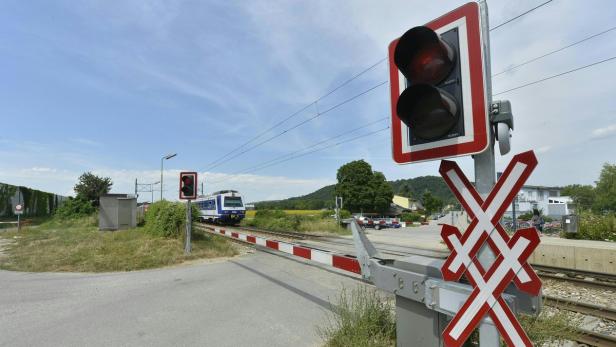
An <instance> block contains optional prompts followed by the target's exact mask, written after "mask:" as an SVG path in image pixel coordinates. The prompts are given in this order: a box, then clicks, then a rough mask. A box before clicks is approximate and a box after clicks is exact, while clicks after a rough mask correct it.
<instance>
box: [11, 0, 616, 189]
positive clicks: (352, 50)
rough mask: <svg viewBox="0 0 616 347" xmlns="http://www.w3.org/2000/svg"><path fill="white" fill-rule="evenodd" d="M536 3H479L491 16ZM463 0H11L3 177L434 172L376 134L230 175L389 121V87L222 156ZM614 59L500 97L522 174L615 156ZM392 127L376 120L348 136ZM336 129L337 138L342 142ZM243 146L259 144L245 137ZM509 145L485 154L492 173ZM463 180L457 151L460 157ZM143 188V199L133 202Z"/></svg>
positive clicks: (496, 52)
mask: <svg viewBox="0 0 616 347" xmlns="http://www.w3.org/2000/svg"><path fill="white" fill-rule="evenodd" d="M541 2H542V1H541V0H523V1H504V0H494V1H489V2H488V4H489V6H490V21H491V23H492V24H494V25H496V24H499V23H502V22H503V21H505V20H507V19H509V18H512V17H514V16H516V15H517V14H519V13H522V12H524V11H526V10H527V9H529V8H532V7H534V6H536V5H538V4H540V3H541ZM463 3H464V2H463V1H451V0H450V1H438V2H435V1H432V2H425V1H408V0H407V1H379V2H375V1H367V0H366V1H118V2H109V1H79V2H78V1H42V0H41V1H9V0H5V1H2V2H1V3H0V76H1V78H2V81H3V83H1V84H0V105H1V108H0V118H1V121H2V123H1V124H3V125H4V127H3V128H4V131H2V134H1V135H0V162H1V164H0V182H7V183H12V184H19V185H27V186H30V187H34V188H37V189H42V190H47V191H52V192H55V193H59V194H72V187H73V185H74V183H75V180H76V178H77V177H78V176H79V174H81V173H82V172H84V171H93V172H95V173H97V174H101V175H105V176H110V177H112V179H113V180H114V183H115V184H114V189H113V191H114V192H131V191H132V189H133V187H132V185H133V184H134V180H135V178H138V179H139V181H141V182H153V181H156V180H158V176H159V175H160V167H159V165H160V158H161V156H162V155H164V154H166V153H169V152H177V153H178V156H177V157H176V158H173V159H171V160H169V161H167V162H166V163H165V165H166V166H165V168H166V171H165V181H166V183H168V184H165V196H166V197H167V198H169V199H174V198H175V197H176V195H177V190H176V189H177V187H176V181H177V174H178V172H179V171H181V170H195V171H199V172H200V173H202V176H201V177H206V189H205V190H206V191H212V190H217V189H227V188H234V189H238V190H240V191H242V192H243V193H244V194H245V195H246V198H247V200H251V201H254V200H263V199H275V198H284V197H289V196H295V195H299V194H305V193H308V192H311V191H313V190H315V189H317V188H320V187H321V186H323V185H325V184H330V183H334V182H335V174H336V170H337V168H338V167H339V166H340V165H342V164H344V163H346V162H348V161H351V160H356V159H365V160H367V161H368V162H369V163H371V164H372V165H373V168H374V169H375V170H379V171H382V172H383V173H384V174H385V175H386V177H387V178H388V179H392V180H393V179H400V178H409V177H416V176H422V175H437V174H438V172H437V166H438V163H437V162H430V163H423V164H413V165H404V166H399V165H396V164H394V162H393V161H392V159H391V155H390V153H391V148H390V139H389V133H388V132H387V131H384V132H380V133H377V134H374V135H372V136H370V137H367V138H365V139H363V140H359V141H353V142H349V143H346V144H343V145H340V146H338V147H334V148H331V149H327V150H325V151H322V152H318V153H314V154H312V155H308V156H305V157H302V158H299V159H296V160H291V161H288V162H285V163H283V164H281V165H275V166H271V167H268V168H265V169H263V170H260V171H256V172H251V173H249V174H243V175H233V174H234V173H237V172H241V171H242V170H244V169H246V168H250V167H252V166H254V165H257V164H259V163H263V162H266V161H268V160H271V159H272V158H275V157H277V156H281V155H284V154H287V153H290V152H293V151H295V150H299V149H302V148H305V147H307V146H310V145H312V144H313V143H316V142H318V141H320V140H323V139H326V138H329V137H332V136H334V135H336V134H339V133H342V132H344V131H346V130H349V129H352V128H355V127H358V126H361V125H364V124H368V123H371V122H375V121H376V120H378V119H380V118H383V117H388V116H389V114H390V111H389V110H390V106H389V102H388V92H389V90H388V86H387V84H385V85H383V86H381V87H378V88H376V89H374V90H373V91H371V92H369V93H367V94H365V95H363V96H361V97H359V98H357V99H356V100H354V101H352V102H349V103H348V104H345V105H343V106H341V107H339V108H337V109H335V110H333V111H331V112H328V113H326V114H323V115H322V116H320V117H318V118H317V119H315V120H314V121H310V122H308V123H306V124H304V125H302V126H300V127H298V128H296V129H294V130H291V131H288V132H287V133H286V134H284V135H283V136H280V137H278V138H276V139H275V140H273V141H270V142H268V143H266V144H264V145H262V146H259V147H258V148H255V149H254V150H251V151H249V152H247V153H245V154H244V155H242V156H239V157H237V158H234V159H233V160H230V161H228V162H226V163H224V164H223V165H220V166H217V167H215V168H211V165H209V164H210V163H211V162H213V161H214V160H216V159H217V158H218V157H220V156H221V155H223V154H225V153H226V152H227V151H229V150H231V149H233V148H235V147H237V146H239V145H241V144H243V143H244V142H246V141H247V140H249V139H251V138H252V137H253V136H255V135H256V134H259V133H260V132H262V131H264V130H266V129H268V128H269V127H270V126H272V125H273V124H276V123H277V122H279V121H280V120H282V119H284V118H286V117H287V116H289V115H290V114H292V113H293V112H295V111H296V110H298V109H301V108H302V107H304V106H306V105H309V104H311V103H312V102H313V101H314V100H315V99H317V98H319V97H320V96H322V95H324V94H326V93H327V92H328V91H329V90H331V89H332V88H335V87H336V86H337V85H338V84H339V83H341V82H342V81H344V80H346V79H348V78H349V77H351V76H353V75H354V74H356V73H358V72H360V71H362V70H363V69H365V68H366V67H368V66H370V65H372V64H374V63H376V62H377V61H379V60H381V59H382V58H384V57H385V56H386V54H387V53H386V49H387V45H388V43H389V42H390V41H391V40H392V39H394V38H395V37H397V36H399V35H401V34H402V33H403V32H404V31H405V30H407V29H409V28H410V27H412V26H415V25H421V24H423V23H425V22H428V21H430V20H431V19H433V18H435V17H437V16H438V15H440V14H441V13H444V12H446V11H449V10H451V9H453V8H455V7H457V6H459V5H461V4H463ZM614 18H616V3H614V2H613V1H610V0H605V1H599V0H593V1H586V2H581V1H570V0H554V1H553V2H551V3H550V4H548V5H546V6H544V7H542V8H540V9H538V10H536V11H534V12H532V13H530V14H528V15H526V16H524V17H522V18H520V19H518V20H516V21H513V22H511V23H509V24H507V25H505V26H503V27H501V28H499V29H498V30H495V31H493V32H492V34H491V44H492V71H493V72H498V71H501V70H503V69H505V68H507V67H509V66H512V65H515V64H518V63H520V62H522V61H525V60H527V59H530V58H534V57H536V56H539V55H541V54H543V53H545V52H548V51H550V50H553V49H557V48H560V47H562V46H564V45H567V44H569V43H572V42H574V41H577V40H579V39H582V38H584V37H586V36H589V35H591V34H594V33H597V32H599V31H602V30H605V29H608V28H609V27H611V26H613V25H615V24H614ZM614 55H616V30H614V31H612V32H610V33H607V34H605V35H602V36H600V37H597V38H595V39H592V40H589V41H587V42H584V43H582V44H580V45H577V46H575V47H572V48H569V49H567V50H564V51H562V52H560V53H557V54H554V55H552V56H550V57H548V58H545V59H542V60H540V61H537V62H535V63H532V64H528V65H526V66H524V67H521V68H519V69H515V70H512V71H511V72H508V73H506V74H503V75H501V76H498V77H496V78H494V80H493V89H494V92H498V91H502V90H506V89H509V88H512V87H515V86H518V85H522V84H525V83H527V82H530V81H534V80H537V79H539V78H542V77H546V76H550V75H553V74H556V73H560V72H563V71H567V70H570V69H573V68H575V67H578V66H582V65H586V64H589V63H592V62H595V61H598V60H602V59H605V58H609V57H612V56H614ZM614 72H616V61H612V62H607V63H604V64H601V65H597V66H595V67H591V68H589V69H585V70H582V71H579V72H576V73H572V74H569V75H567V76H563V77H561V78H557V79H553V80H550V81H547V82H544V83H541V84H537V85H534V86H529V87H526V88H523V89H520V90H517V91H512V92H509V93H505V94H503V95H499V97H501V98H506V99H509V100H511V102H512V106H513V110H514V116H515V127H516V129H515V132H514V137H513V149H512V153H518V152H521V151H524V150H528V149H534V150H535V151H536V152H537V155H538V157H539V161H540V164H539V167H538V168H537V170H536V171H535V174H534V175H533V176H532V177H531V178H530V180H529V182H530V183H533V184H542V185H565V184H571V183H584V184H590V183H592V182H593V181H594V180H596V179H597V177H598V174H599V171H600V168H601V165H602V164H603V163H604V162H612V163H613V162H615V161H616V159H615V158H616V156H615V155H614V153H615V152H614V148H615V147H616V98H614V95H615V92H616V79H614V78H612V77H611V76H613V75H614ZM387 79H388V75H387V64H386V63H380V64H379V65H377V66H376V67H375V68H374V69H372V70H370V71H369V72H368V73H366V74H364V75H362V76H361V77H360V78H358V79H356V80H354V81H353V82H352V83H349V84H348V85H346V86H345V87H344V88H341V89H340V90H338V91H336V92H335V93H333V94H331V95H329V96H327V97H325V98H323V99H322V100H320V101H319V102H318V103H317V104H316V105H311V106H310V107H308V108H307V109H306V110H305V111H303V112H301V113H300V114H298V115H296V116H295V117H293V118H292V119H290V120H289V121H287V122H285V123H284V124H282V125H281V126H280V127H277V128H276V129H275V130H273V131H272V132H270V133H268V134H266V135H264V137H263V138H262V139H267V138H268V137H269V136H272V135H275V134H276V133H277V132H280V131H283V130H285V129H288V128H290V127H293V126H294V125H296V124H298V123H300V122H302V121H304V120H305V119H308V118H310V117H312V116H314V114H315V113H316V112H319V111H320V112H322V111H323V110H327V109H328V108H330V107H332V106H333V105H336V104H337V103H339V102H341V101H343V100H346V99H348V98H349V97H351V96H353V95H356V94H358V93H360V92H362V91H364V90H366V89H368V88H370V87H372V86H374V85H377V84H379V83H381V82H383V81H387ZM387 126H388V120H382V121H380V122H376V123H375V124H373V125H371V126H369V127H367V128H365V129H362V130H360V131H358V132H357V133H355V134H353V135H354V136H357V135H361V134H365V133H369V132H371V131H375V130H378V129H382V128H384V127H387ZM344 139H346V138H342V139H341V140H344ZM258 141H259V140H257V141H256V142H258ZM510 158H511V155H507V156H505V157H501V156H498V158H497V165H498V167H499V168H501V169H502V168H503V167H504V165H505V164H506V163H507V162H508V161H509V159H510ZM459 162H460V163H461V164H462V166H463V168H465V169H466V170H467V174H468V175H469V176H470V175H472V162H471V160H470V159H469V158H462V159H459ZM148 196H149V194H145V196H144V199H146V198H147V199H149V198H148Z"/></svg>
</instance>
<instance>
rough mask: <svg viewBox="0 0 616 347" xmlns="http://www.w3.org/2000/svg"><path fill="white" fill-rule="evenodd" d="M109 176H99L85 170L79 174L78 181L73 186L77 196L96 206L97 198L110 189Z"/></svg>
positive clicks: (111, 183)
mask: <svg viewBox="0 0 616 347" xmlns="http://www.w3.org/2000/svg"><path fill="white" fill-rule="evenodd" d="M112 185H113V182H111V178H109V177H99V176H96V175H94V174H93V173H91V172H85V173H83V174H82V175H81V176H79V181H78V182H77V184H76V185H75V187H74V188H73V189H74V190H75V193H77V198H80V199H84V200H87V201H90V202H91V203H92V204H93V205H94V206H98V204H99V198H100V197H101V195H103V194H107V193H109V191H110V190H111V186H112Z"/></svg>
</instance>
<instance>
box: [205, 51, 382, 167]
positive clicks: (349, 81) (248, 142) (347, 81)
mask: <svg viewBox="0 0 616 347" xmlns="http://www.w3.org/2000/svg"><path fill="white" fill-rule="evenodd" d="M385 60H387V57H385V58H382V59H380V60H379V61H377V62H376V63H374V64H372V65H370V66H369V67H367V68H365V69H364V70H362V71H360V72H359V73H357V74H355V75H353V76H352V77H351V78H349V79H347V80H345V81H343V82H342V83H340V84H339V85H338V86H336V87H335V88H333V89H332V90H330V91H329V92H327V93H325V94H323V95H322V96H320V97H318V98H317V99H315V100H313V101H312V102H310V103H309V104H307V105H306V106H304V107H302V108H300V109H299V110H297V111H295V112H293V113H292V114H290V115H289V116H287V117H285V118H284V119H282V120H281V121H279V122H277V123H276V124H274V125H272V126H271V127H269V128H267V129H266V130H263V131H262V132H260V133H258V134H257V135H255V136H253V137H252V138H250V139H249V140H248V141H246V142H244V143H243V144H241V145H240V146H238V147H236V148H234V149H233V150H231V151H229V152H227V153H225V154H224V155H223V156H221V157H219V158H218V159H216V160H214V161H213V162H211V163H209V164H208V166H212V165H214V164H216V163H218V162H219V161H221V160H222V159H224V158H226V157H228V156H229V155H231V154H233V153H235V152H237V151H239V150H241V149H242V148H244V147H246V146H247V145H249V144H250V143H252V142H253V141H255V140H257V139H260V138H261V137H263V135H265V134H267V133H268V132H270V131H272V130H274V129H276V128H277V127H279V126H280V125H282V124H284V123H285V122H287V121H288V120H290V119H292V118H294V117H295V116H297V115H298V114H300V113H302V112H303V111H305V110H307V109H308V108H309V107H311V106H313V105H315V104H316V103H318V102H319V101H321V100H323V99H325V98H326V97H328V96H330V95H331V94H333V93H335V92H336V91H338V90H340V89H341V88H342V87H344V86H346V85H347V84H349V83H351V82H352V81H354V80H356V79H357V78H359V77H360V76H362V75H364V74H365V73H367V72H368V71H370V70H372V69H374V68H375V67H377V66H378V65H379V64H381V63H382V62H384V61H385Z"/></svg>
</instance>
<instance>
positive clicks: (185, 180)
mask: <svg viewBox="0 0 616 347" xmlns="http://www.w3.org/2000/svg"><path fill="white" fill-rule="evenodd" d="M196 198H197V173H196V172H181V173H180V199H182V200H194V199H196Z"/></svg>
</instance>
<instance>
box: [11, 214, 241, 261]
mask: <svg viewBox="0 0 616 347" xmlns="http://www.w3.org/2000/svg"><path fill="white" fill-rule="evenodd" d="M0 239H2V241H4V242H7V244H6V245H4V246H3V248H4V251H3V253H4V254H3V255H2V256H0V268H2V269H6V270H16V271H32V272H40V271H76V272H106V271H131V270H140V269H148V268H156V267H162V266H168V265H173V264H179V263H182V262H184V261H187V260H192V259H197V258H214V257H225V256H233V255H235V254H237V251H236V249H235V248H234V246H233V245H232V244H231V243H230V242H228V241H227V240H224V239H221V238H216V237H211V236H209V235H204V234H201V233H198V232H193V238H192V241H193V242H192V253H191V254H190V255H188V256H186V255H184V246H183V241H182V239H181V238H168V237H160V236H156V235H152V234H151V233H147V232H145V230H144V228H143V227H139V228H135V229H129V230H120V231H114V232H108V231H107V232H101V231H99V230H98V228H97V226H96V217H95V216H90V217H85V218H79V219H74V220H57V219H52V220H50V221H47V222H44V223H42V224H40V225H35V226H28V227H25V228H23V229H22V231H21V232H20V233H17V232H16V231H6V232H3V233H0Z"/></svg>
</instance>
